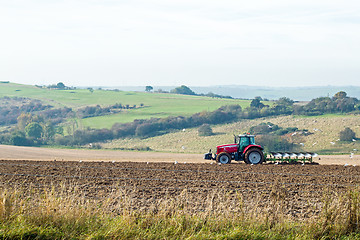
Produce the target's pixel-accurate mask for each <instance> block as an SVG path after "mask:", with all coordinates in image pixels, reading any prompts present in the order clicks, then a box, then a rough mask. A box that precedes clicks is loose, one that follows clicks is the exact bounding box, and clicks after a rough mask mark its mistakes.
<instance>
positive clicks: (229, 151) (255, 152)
mask: <svg viewBox="0 0 360 240" xmlns="http://www.w3.org/2000/svg"><path fill="white" fill-rule="evenodd" d="M263 150H264V148H263V147H261V146H260V145H256V144H255V136H254V135H248V134H244V135H239V136H235V143H234V144H226V145H220V146H217V147H216V154H213V153H212V152H211V149H210V151H209V153H206V154H205V156H204V159H208V160H216V161H217V162H219V163H221V164H228V163H230V162H231V160H234V161H244V162H245V163H248V164H261V163H263V162H264V161H265V157H264V153H263Z"/></svg>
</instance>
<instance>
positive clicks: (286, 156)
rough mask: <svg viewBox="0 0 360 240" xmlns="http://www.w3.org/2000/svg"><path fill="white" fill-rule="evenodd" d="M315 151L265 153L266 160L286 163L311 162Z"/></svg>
mask: <svg viewBox="0 0 360 240" xmlns="http://www.w3.org/2000/svg"><path fill="white" fill-rule="evenodd" d="M317 156H318V155H317V154H316V153H309V152H306V153H303V152H300V153H289V152H270V153H269V154H266V161H267V162H281V163H282V162H286V163H299V162H302V163H306V162H308V163H313V158H314V157H317Z"/></svg>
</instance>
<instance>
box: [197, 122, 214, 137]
mask: <svg viewBox="0 0 360 240" xmlns="http://www.w3.org/2000/svg"><path fill="white" fill-rule="evenodd" d="M198 132H199V136H202V137H204V136H211V135H214V133H213V131H212V129H211V127H210V125H209V124H203V125H202V126H201V127H199V130H198Z"/></svg>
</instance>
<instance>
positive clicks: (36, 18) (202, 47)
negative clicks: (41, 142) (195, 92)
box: [0, 0, 360, 86]
mask: <svg viewBox="0 0 360 240" xmlns="http://www.w3.org/2000/svg"><path fill="white" fill-rule="evenodd" d="M0 30H1V32H0V80H9V81H12V82H17V83H26V84H50V83H57V82H59V81H62V82H64V83H65V84H66V85H69V86H90V85H91V86H134V85H141V86H144V85H181V84H185V85H188V86H208V85H229V84H236V85H263V86H311V85H316V86H319V85H360V1H355V0H342V1H333V0H316V1H314V0H293V1H288V0H286V1H285V0H284V1H280V0H271V1H269V0H252V1H242V0H221V1H220V0H217V1H215V0H132V1H127V0H57V1H55V0H0Z"/></svg>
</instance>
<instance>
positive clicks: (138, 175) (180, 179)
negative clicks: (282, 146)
mask: <svg viewBox="0 0 360 240" xmlns="http://www.w3.org/2000/svg"><path fill="white" fill-rule="evenodd" d="M0 183H1V186H0V187H3V188H8V187H11V188H12V189H14V188H15V189H18V188H21V189H30V187H31V188H32V189H33V188H39V189H45V188H48V189H50V188H55V189H58V188H63V187H64V186H68V187H69V186H71V187H72V188H74V187H75V188H76V189H77V191H78V192H79V193H81V194H82V196H83V197H85V198H89V199H94V198H95V199H97V198H106V197H107V196H109V194H111V193H112V192H114V191H115V190H116V189H119V188H120V189H126V190H127V191H128V192H131V193H132V196H135V198H139V199H142V200H144V201H145V200H149V199H162V198H164V197H166V198H169V197H171V196H178V195H179V194H181V193H182V192H183V191H184V190H186V191H187V194H189V196H191V197H192V198H194V199H198V200H199V201H202V200H201V199H205V198H206V197H208V196H209V195H210V194H213V193H214V191H217V192H222V193H228V194H229V196H230V197H232V198H233V199H235V198H236V197H238V195H239V194H240V195H241V197H242V199H243V200H244V201H245V202H251V201H254V199H257V200H256V201H258V200H259V199H261V200H262V201H264V202H266V201H271V199H272V197H274V196H278V197H281V198H283V199H284V200H286V201H287V202H288V204H290V205H289V206H288V209H289V211H291V212H292V214H294V215H297V214H298V215H302V216H306V214H309V212H311V214H317V213H318V212H319V209H320V206H321V201H322V198H323V196H324V194H341V193H344V192H346V191H347V190H349V189H353V188H356V187H358V186H360V167H358V166H355V167H354V166H340V165H310V164H309V165H304V166H303V165H301V164H296V165H289V164H286V165H280V164H279V165H275V164H262V165H253V166H252V165H247V164H228V165H218V164H216V163H215V162H214V163H213V164H210V163H186V164H184V163H177V164H174V163H154V162H153V163H151V162H150V163H146V162H114V163H112V162H86V161H77V162H74V161H24V160H2V161H0ZM282 194H283V195H282Z"/></svg>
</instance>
